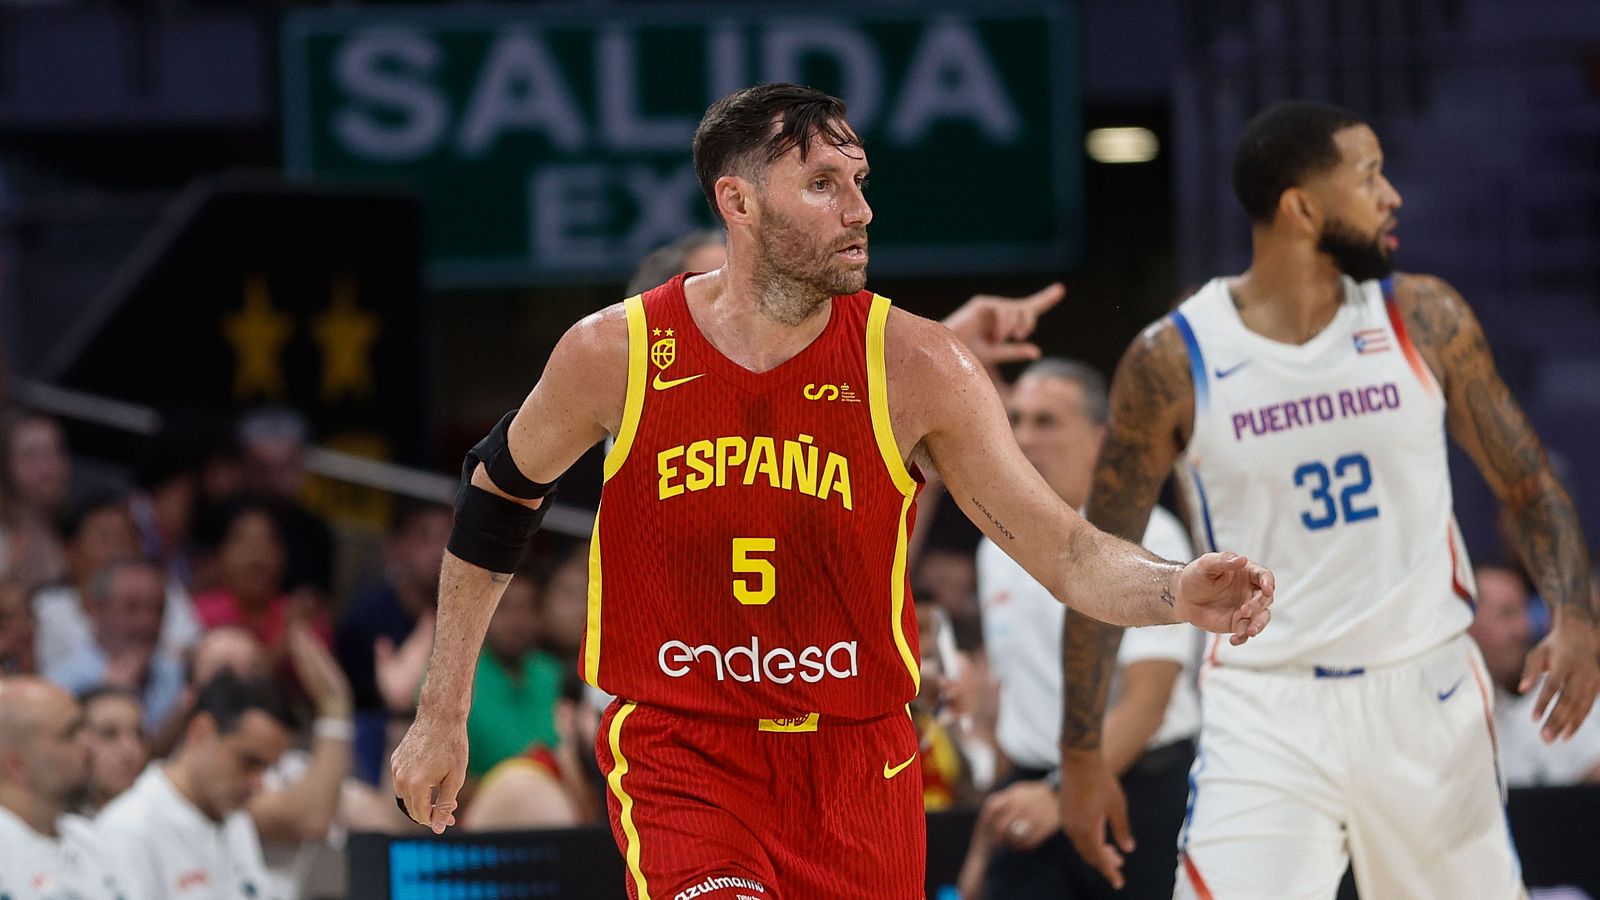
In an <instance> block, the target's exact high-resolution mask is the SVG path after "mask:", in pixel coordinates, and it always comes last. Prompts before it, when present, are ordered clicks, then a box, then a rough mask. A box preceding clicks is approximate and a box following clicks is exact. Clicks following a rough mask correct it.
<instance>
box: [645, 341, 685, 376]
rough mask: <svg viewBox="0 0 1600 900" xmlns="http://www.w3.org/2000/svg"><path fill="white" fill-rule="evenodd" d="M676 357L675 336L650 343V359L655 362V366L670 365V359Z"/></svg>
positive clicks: (660, 367)
mask: <svg viewBox="0 0 1600 900" xmlns="http://www.w3.org/2000/svg"><path fill="white" fill-rule="evenodd" d="M677 358H678V339H677V338H670V337H667V338H662V339H661V340H659V341H656V342H655V343H654V344H651V345H650V361H651V362H653V363H655V364H656V368H659V369H665V368H667V367H668V366H670V365H672V361H673V360H675V359H677Z"/></svg>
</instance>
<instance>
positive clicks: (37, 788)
mask: <svg viewBox="0 0 1600 900" xmlns="http://www.w3.org/2000/svg"><path fill="white" fill-rule="evenodd" d="M88 771H89V748H88V744H87V742H85V740H84V736H83V712H82V711H81V710H80V709H79V708H78V703H77V701H75V700H73V699H72V696H71V695H70V694H68V693H67V692H66V691H63V690H62V689H61V688H60V687H58V686H56V685H53V684H51V683H49V682H47V681H44V680H43V679H39V678H30V677H11V678H0V897H9V898H16V900H34V898H39V900H43V898H58V897H71V898H76V900H102V898H103V900H112V898H120V897H124V896H126V893H125V892H126V890H127V888H128V887H130V885H129V884H128V883H127V881H126V877H125V876H124V875H122V874H121V873H120V872H118V871H117V870H116V869H115V868H114V867H113V866H112V865H110V864H109V863H108V861H107V859H106V853H105V848H104V847H103V846H102V844H101V842H100V840H99V838H98V837H97V836H96V834H95V832H94V829H93V828H92V827H91V826H90V824H89V823H88V822H87V821H85V820H84V819H82V818H80V817H78V816H76V815H73V814H72V810H73V808H74V807H75V806H77V804H78V800H79V797H80V795H81V794H82V793H83V790H84V783H85V781H86V780H87V778H88ZM152 896H153V895H152Z"/></svg>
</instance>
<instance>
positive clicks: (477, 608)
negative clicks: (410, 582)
mask: <svg viewBox="0 0 1600 900" xmlns="http://www.w3.org/2000/svg"><path fill="white" fill-rule="evenodd" d="M627 371H628V337H627V323H626V319H625V318H624V314H623V312H622V308H621V307H620V306H616V307H611V308H609V309H606V310H602V311H601V312H599V313H596V314H594V315H592V316H590V317H588V318H586V319H584V320H583V321H581V322H579V323H578V324H577V325H574V326H573V327H572V329H571V330H569V331H568V332H567V333H566V335H565V336H563V337H562V338H561V340H560V342H559V343H557V344H556V348H555V350H554V351H553V352H552V353H551V354H550V360H549V362H548V363H547V364H546V365H545V370H544V374H543V376H542V377H541V378H540V379H539V382H538V384H537V385H535V386H534V389H533V391H532V392H531V393H530V394H529V395H528V397H527V399H526V400H524V401H523V404H522V407H521V408H520V409H519V410H518V411H517V414H516V417H515V418H513V419H512V421H511V424H510V426H509V428H508V430H507V445H508V446H509V448H510V452H511V459H512V460H513V461H514V462H515V463H516V468H517V469H518V470H519V471H520V472H521V473H522V475H523V476H524V477H526V478H527V479H529V480H530V481H534V482H539V483H549V482H554V481H555V480H556V479H557V478H558V477H560V475H561V473H563V472H565V471H566V470H567V468H568V467H569V466H571V465H572V463H573V462H574V461H576V460H577V458H578V457H579V456H580V455H582V454H583V452H584V451H586V450H588V449H589V448H590V447H592V446H594V444H595V443H596V442H597V441H599V440H600V439H601V438H602V437H604V436H605V434H606V433H607V431H610V432H611V433H615V432H616V429H617V428H618V427H619V423H620V420H621V415H622V405H623V397H624V395H625V393H626V391H627ZM471 483H472V485H473V486H474V487H477V488H481V489H482V490H484V491H487V492H488V493H490V494H492V495H494V496H495V497H497V498H499V499H500V500H503V501H506V502H508V503H515V504H518V505H520V506H523V507H526V508H528V509H537V508H538V506H539V505H540V503H541V502H542V500H522V499H518V498H516V497H513V496H511V495H510V494H508V493H507V492H505V491H504V490H501V488H500V487H498V486H497V485H496V484H495V483H494V482H493V481H492V480H491V479H490V478H489V475H488V472H487V471H486V470H485V468H484V466H483V465H482V464H479V465H478V466H477V468H476V470H474V472H473V473H472V479H471ZM460 525H461V511H460V509H459V508H458V511H457V527H458V528H459V527H460ZM452 540H454V538H452ZM468 555H471V554H468ZM512 567H513V566H503V567H496V568H505V569H507V570H509V569H511V568H512ZM510 580H511V575H510V572H509V571H505V572H501V571H493V570H491V569H489V568H485V567H483V566H481V565H477V564H474V563H471V562H468V561H466V560H464V559H462V558H461V557H459V556H457V555H456V554H455V553H452V552H449V551H446V553H445V555H444V564H443V566H442V567H441V569H440V573H439V610H438V618H437V623H436V625H435V631H434V639H433V655H432V657H431V659H430V662H429V664H428V677H427V680H426V681H425V682H424V683H423V687H422V695H421V697H420V699H419V701H418V703H417V718H416V721H415V722H414V723H413V724H412V726H411V728H410V730H408V731H407V732H406V736H405V738H404V740H402V741H401V742H400V746H399V747H397V748H395V752H394V756H393V758H392V760H391V763H390V765H391V768H392V770H393V775H394V786H395V794H396V795H397V796H398V797H399V799H400V800H402V801H403V802H404V807H405V811H406V813H407V815H409V816H411V818H412V819H414V820H415V821H417V822H418V823H420V824H423V825H428V826H429V827H431V828H432V829H433V831H434V832H435V833H441V832H443V831H444V829H445V827H446V826H448V825H453V824H455V815H454V813H455V809H456V793H457V792H458V791H459V790H460V789H461V784H462V781H463V780H464V779H465V777H466V766H467V726H466V722H467V712H468V710H469V709H470V708H471V705H472V676H473V673H474V672H475V671H476V670H477V664H478V654H479V651H480V650H481V649H482V647H483V636H484V632H485V631H487V630H488V627H489V619H490V617H492V616H493V615H494V608H495V606H496V605H497V604H498V603H499V602H500V595H501V594H502V593H504V591H505V587H506V584H507V583H509V582H510Z"/></svg>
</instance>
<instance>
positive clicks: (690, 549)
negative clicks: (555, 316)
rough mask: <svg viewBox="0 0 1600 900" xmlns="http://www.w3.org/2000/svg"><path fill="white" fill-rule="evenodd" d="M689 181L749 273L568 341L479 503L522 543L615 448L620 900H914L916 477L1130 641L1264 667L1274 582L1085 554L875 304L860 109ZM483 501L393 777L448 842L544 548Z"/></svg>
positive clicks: (910, 319) (712, 125)
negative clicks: (1168, 635)
mask: <svg viewBox="0 0 1600 900" xmlns="http://www.w3.org/2000/svg"><path fill="white" fill-rule="evenodd" d="M694 158H695V167H696V170H697V172H698V173H699V176H700V180H701V184H702V185H703V186H704V188H705V192H706V196H707V199H708V201H709V202H710V204H711V207H712V209H713V210H714V211H715V212H716V214H717V216H718V217H719V218H720V219H721V220H722V222H723V223H724V224H725V225H726V227H727V230H728V261H727V264H726V265H724V266H723V267H722V268H721V269H720V270H717V271H714V272H709V273H706V274H703V275H693V276H690V275H681V276H679V277H677V278H674V279H673V280H671V281H669V282H667V283H666V284H664V285H662V286H660V287H658V288H655V289H652V290H650V291H647V292H645V293H644V294H643V295H641V296H636V297H632V298H629V299H628V300H626V301H625V302H623V303H621V304H618V305H617V306H614V307H611V308H608V309H605V310H602V311H600V312H598V313H596V314H594V315H592V316H589V317H588V318H586V319H584V320H582V321H581V322H579V323H578V324H577V325H575V326H573V328H572V329H571V330H570V331H568V332H567V334H566V335H565V336H564V337H563V338H562V339H561V341H560V342H559V343H558V344H557V346H556V348H555V350H554V352H553V353H552V354H551V357H550V359H549V361H548V363H547V364H546V367H545V370H544V374H543V376H542V377H541V379H540V380H539V383H538V384H537V385H536V386H535V387H534V389H533V392H532V393H531V394H529V396H528V398H527V400H526V401H525V402H524V403H523V405H522V407H521V409H520V410H518V411H517V412H516V414H515V417H514V418H513V417H510V416H508V417H507V419H508V420H509V422H508V424H503V427H499V428H497V431H499V432H501V433H502V434H503V437H502V438H500V440H501V441H502V444H503V447H502V449H495V448H493V447H489V448H488V449H484V451H483V452H484V455H483V456H482V457H481V458H482V459H484V460H485V461H486V463H485V464H484V465H475V464H474V463H473V462H472V459H474V458H475V457H469V462H468V466H467V470H468V471H467V473H466V474H468V475H470V488H471V489H475V490H478V491H482V492H485V496H488V495H493V496H492V497H490V499H492V500H494V501H496V502H497V503H500V504H503V507H500V508H501V509H505V510H514V511H518V512H519V513H527V512H528V511H529V510H532V509H535V508H537V506H538V505H539V500H537V499H528V498H529V497H534V496H538V495H542V494H543V493H545V492H547V491H548V489H549V486H550V484H551V483H553V482H554V481H555V480H556V478H557V477H558V476H559V475H560V474H561V473H562V472H563V471H565V470H566V468H567V467H568V466H569V465H570V464H571V463H572V462H573V461H574V460H576V459H577V458H578V456H579V455H580V454H581V453H583V452H584V451H585V450H586V449H587V448H588V447H590V446H592V445H593V444H594V443H595V442H596V441H598V440H600V439H601V438H603V437H604V436H606V435H607V434H610V435H614V436H615V439H616V441H615V444H614V446H613V449H612V450H611V452H610V454H609V455H608V456H607V458H606V461H605V488H604V492H603V495H602V500H601V504H600V510H599V514H598V516H597V518H596V522H595V533H594V538H593V541H592V543H591V549H590V580H589V592H590V593H589V621H588V630H587V633H586V636H585V640H584V647H583V653H582V658H581V659H580V660H579V666H580V669H581V672H582V675H583V676H584V678H585V679H586V680H587V681H588V682H589V683H590V684H594V685H596V686H598V687H599V688H601V689H602V690H605V691H607V692H609V693H611V694H614V695H615V696H616V698H617V699H616V701H615V702H614V703H613V704H612V705H611V707H610V708H609V709H608V710H607V712H606V714H605V717H604V721H603V722H602V726H601V731H600V735H599V738H598V740H597V747H596V749H597V752H598V754H599V759H600V764H601V768H602V770H603V771H604V772H605V774H606V779H607V785H608V788H609V806H610V814H611V824H612V832H613V834H614V835H615V837H616V840H617V844H618V847H619V848H620V849H621V851H622V853H623V856H624V857H625V859H626V863H627V880H628V895H629V896H630V897H633V898H638V900H648V898H658V900H674V898H685V900H686V898H690V897H706V898H718V900H737V898H761V900H767V898H790V900H794V898H817V897H840V898H843V897H860V898H875V900H883V898H894V900H899V898H912V897H921V896H922V892H923V878H924V852H925V851H924V845H925V834H924V818H923V811H922V790H921V773H920V771H919V770H918V767H917V762H916V760H917V740H916V736H915V734H914V732H913V729H912V724H911V720H910V717H909V716H908V714H907V711H906V704H907V702H908V701H910V700H911V698H912V697H914V696H915V695H916V693H917V688H918V677H919V676H918V648H917V641H916V620H915V614H914V609H913V606H912V602H911V596H910V591H909V589H908V578H907V573H906V542H907V538H908V535H909V527H908V523H910V522H911V520H912V516H913V509H914V506H915V501H916V495H917V490H918V488H919V487H920V484H921V476H920V473H921V470H922V469H924V468H926V467H928V466H933V467H934V468H936V469H937V470H938V471H939V473H940V474H941V475H942V476H943V478H944V481H945V483H946V484H947V485H948V486H949V488H950V493H951V496H952V497H954V498H955V499H956V502H957V503H958V504H959V505H960V507H961V508H962V510H963V511H965V512H966V513H967V515H968V516H969V517H970V518H971V519H972V520H973V521H974V522H975V523H976V524H977V525H978V526H979V527H980V528H981V529H982V530H983V531H984V533H986V534H987V535H989V537H990V538H991V539H993V540H994V541H995V543H997V544H999V545H1000V546H1001V547H1003V548H1004V549H1005V550H1006V552H1008V553H1010V554H1011V555H1012V556H1014V557H1015V558H1016V559H1017V560H1018V561H1019V562H1020V563H1022V565H1023V566H1024V567H1025V568H1026V569H1027V570H1028V572H1029V573H1030V574H1032V575H1033V576H1034V577H1035V578H1037V579H1038V580H1039V581H1040V582H1041V583H1042V584H1045V585H1049V586H1050V587H1051V588H1052V590H1053V592H1054V593H1055V594H1056V596H1057V597H1059V598H1060V599H1061V600H1062V601H1063V602H1066V603H1068V604H1070V605H1071V606H1073V607H1074V608H1076V609H1079V610H1081V611H1083V612H1085V613H1087V614H1089V615H1092V616H1095V617H1098V618H1101V619H1105V620H1106V621H1109V622H1116V623H1121V624H1127V625H1147V624H1158V623H1168V622H1177V621H1188V622H1193V623H1194V624H1196V625H1198V626H1200V627H1201V628H1205V629H1208V630H1210V631H1215V632H1223V633H1231V634H1232V640H1233V641H1234V642H1236V643H1239V642H1243V641H1244V640H1246V639H1248V638H1249V637H1251V636H1253V635H1255V634H1257V633H1259V632H1260V631H1261V629H1262V628H1263V627H1265V626H1266V624H1267V621H1268V619H1269V612H1268V606H1269V605H1270V604H1271V601H1272V589H1273V582H1272V575H1271V574H1270V573H1269V572H1267V571H1266V570H1265V569H1263V568H1261V567H1260V566H1258V565H1256V564H1254V563H1251V562H1249V561H1248V560H1245V559H1244V558H1242V557H1239V556H1237V555H1235V554H1218V553H1212V554H1208V555H1206V556H1203V557H1201V558H1200V559H1198V560H1196V561H1195V562H1192V563H1190V564H1189V565H1187V566H1180V565H1179V564H1177V563H1171V562H1166V561H1164V560H1161V559H1158V558H1156V557H1153V556H1152V555H1150V554H1149V553H1147V552H1145V551H1144V550H1141V549H1140V548H1139V547H1137V546H1135V545H1133V544H1130V543H1126V542H1124V541H1121V540H1118V539H1116V538H1113V537H1111V536H1109V535H1107V534H1104V533H1102V532H1099V531H1097V530H1095V529H1094V528H1093V527H1091V526H1090V525H1088V524H1087V523H1086V522H1084V521H1083V519H1081V518H1080V517H1079V516H1078V515H1077V514H1076V513H1074V512H1073V510H1072V509H1071V508H1069V507H1068V506H1067V505H1066V504H1065V503H1063V502H1062V501H1061V500H1060V499H1059V498H1058V497H1057V496H1056V494H1055V493H1054V492H1053V491H1051V490H1050V488H1049V486H1048V485H1046V484H1045V483H1044V481H1043V480H1042V479H1041V478H1040V476H1039V475H1038V473H1037V472H1035V471H1034V469H1033V467H1032V466H1031V465H1029V464H1028V462H1027V460H1026V459H1025V458H1024V457H1023V455H1022V453H1021V451H1020V450H1018V449H1017V445H1016V443H1015V442H1014V441H1013V440H1012V437H1011V430H1010V427H1009V424H1008V422H1007V420H1006V414H1005V410H1004V409H1003V407H1002V405H1001V403H1000V401H999V399H998V398H997V396H996V394H995V391H994V388H993V386H992V385H991V384H990V381H989V378H988V376H987V375H986V374H985V372H984V370H983V368H982V366H980V365H979V364H978V363H977V362H976V361H975V360H974V359H973V358H972V356H971V355H970V354H969V352H968V351H967V350H966V349H965V348H964V347H963V346H962V345H961V343H960V342H959V341H957V340H956V339H955V338H953V337H952V336H951V334H950V332H949V331H948V330H946V329H945V328H944V327H943V326H941V325H938V324H936V323H934V322H930V321H928V320H925V319H921V318H918V317H916V316H913V315H911V314H909V313H906V312H903V311H900V310H896V309H893V308H892V307H891V306H890V304H889V301H888V300H887V299H885V298H883V297H879V296H876V295H874V294H872V293H870V292H867V291H864V290H862V287H863V285H864V283H865V281H866V265H867V225H868V223H869V222H871V220H872V210H871V208H870V207H869V206H868V204H867V201H866V198H865V196H864V193H863V191H864V188H865V184H866V178H867V159H866V153H865V152H864V150H863V148H862V146H861V142H860V140H859V139H858V138H857V137H856V135H855V132H854V131H852V130H851V128H850V126H849V124H848V123H847V121H846V119H845V108H844V104H843V103H841V102H840V101H839V100H837V99H835V98H833V97H829V96H828V95H826V94H822V93H820V92H817V91H814V90H811V89H808V88H802V87H797V86H794V85H783V84H769V85H761V86H759V87H754V88H749V89H746V90H743V91H739V92H736V93H734V94H731V95H729V96H728V97H725V98H723V99H722V100H719V101H718V102H717V103H715V104H713V105H712V107H711V108H710V109H709V110H708V111H707V112H706V115H705V118H704V119H703V120H702V121H701V123H700V127H699V129H698V131H697V132H696V134H695V140H694ZM494 438H495V433H494V432H491V436H490V438H487V439H485V443H484V444H480V445H479V448H475V452H476V450H478V449H483V448H486V447H487V445H488V444H490V443H492V442H493V440H492V439H494ZM497 446H501V445H497ZM508 488H510V489H508ZM469 494H470V495H471V496H470V497H468V495H469ZM463 496H464V497H467V498H468V499H465V500H458V505H457V510H458V512H457V522H456V535H454V536H453V537H452V541H451V547H450V552H449V553H447V554H446V556H445V561H444V569H443V573H442V576H441V579H440V600H439V616H438V625H437V633H436V636H435V639H434V649H433V658H432V663H431V668H430V671H429V675H428V681H427V684H426V686H425V687H424V689H423V692H422V696H421V702H420V704H419V708H418V712H417V720H416V722H415V723H414V724H413V726H412V728H411V730H410V732H409V733H408V734H407V735H406V738H405V740H404V741H403V742H402V743H401V745H400V747H399V748H398V749H397V750H396V751H395V754H394V759H393V768H394V781H395V789H396V792H397V793H398V794H399V795H400V799H401V800H402V801H403V802H404V804H405V806H406V808H407V809H408V810H409V811H410V813H411V815H412V816H413V817H414V818H415V819H416V820H417V821H418V822H421V823H423V824H428V825H431V826H432V827H433V829H434V831H436V832H442V831H443V830H444V828H445V826H447V825H449V824H452V823H453V822H454V811H455V807H456V793H457V790H458V789H459V788H460V786H461V781H462V777H463V772H464V767H465V764H466V759H467V744H466V730H465V726H464V723H465V720H466V714H467V709H468V706H469V705H470V702H471V697H472V680H471V679H472V671H473V665H474V661H475V660H476V659H477V656H478V650H479V646H480V642H481V640H482V638H483V634H484V629H485V626H486V625H487V623H488V621H489V617H490V615H491V613H492V612H493V609H494V606H495V603H496V601H497V598H498V597H499V595H500V592H501V591H502V590H503V589H504V586H505V581H506V580H507V579H508V578H509V576H507V575H504V574H501V570H502V569H503V570H504V571H509V570H510V566H508V565H506V564H505V563H504V562H503V559H504V557H503V556H502V555H501V553H500V551H501V550H503V549H504V548H505V547H506V546H511V547H513V548H514V549H516V550H520V545H518V544H517V543H516V542H517V540H521V539H525V538H526V537H527V536H528V535H531V531H532V527H533V525H534V524H536V521H534V523H533V524H524V525H517V524H515V523H512V522H511V521H510V519H509V518H505V519H502V518H496V516H499V515H500V514H499V513H493V514H491V513H490V512H486V511H485V510H487V509H488V507H487V506H480V505H476V504H478V502H479V500H481V499H482V498H478V497H477V495H476V494H471V491H470V490H469V489H468V488H464V489H463ZM473 498H477V499H473ZM519 528H522V529H523V531H518V529H519ZM491 545H492V546H491ZM486 548H487V549H486ZM464 556H465V557H472V558H476V559H479V560H483V561H484V562H482V563H474V562H472V561H471V560H469V559H467V558H464ZM511 558H512V560H513V561H514V556H512V557H511Z"/></svg>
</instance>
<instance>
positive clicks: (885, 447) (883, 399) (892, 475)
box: [867, 294, 922, 691]
mask: <svg viewBox="0 0 1600 900" xmlns="http://www.w3.org/2000/svg"><path fill="white" fill-rule="evenodd" d="M889 307H890V302H889V298H888V297H885V296H883V295H881V294H873V295H872V311H871V312H870V313H868V315H867V402H868V404H869V405H870V406H871V408H872V435H873V437H875V438H876V439H877V441H878V455H879V456H881V457H883V465H884V468H886V469H888V470H889V480H891V481H893V482H894V486H895V487H897V488H899V489H900V493H901V494H902V495H904V496H905V500H904V502H902V503H901V504H900V525H899V527H898V528H897V529H896V532H895V538H894V566H893V567H892V568H891V569H890V570H889V596H890V604H889V606H890V612H891V613H892V614H893V616H894V620H893V621H892V622H891V623H890V627H891V628H892V629H893V632H894V645H895V647H896V648H898V649H899V650H900V659H901V661H902V662H904V663H905V665H906V671H907V672H910V673H911V683H912V684H913V685H915V686H916V688H917V690H919V691H920V690H922V665H921V663H920V662H919V661H918V660H917V656H916V654H914V653H912V652H911V642H910V641H908V640H906V630H905V628H904V627H902V626H901V622H902V621H904V616H905V611H906V540H907V537H908V535H907V533H906V518H907V515H908V514H909V513H910V511H911V503H912V501H913V500H915V499H916V496H917V482H916V480H915V479H913V478H912V477H911V472H910V471H909V470H907V469H906V461H905V460H904V459H902V458H901V456H900V445H899V443H897V442H896V441H895V439H894V428H893V426H892V425H891V424H890V420H889V379H888V374H887V373H888V368H887V367H886V366H885V365H884V361H883V333H884V327H885V324H886V323H887V322H888V321H889Z"/></svg>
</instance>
